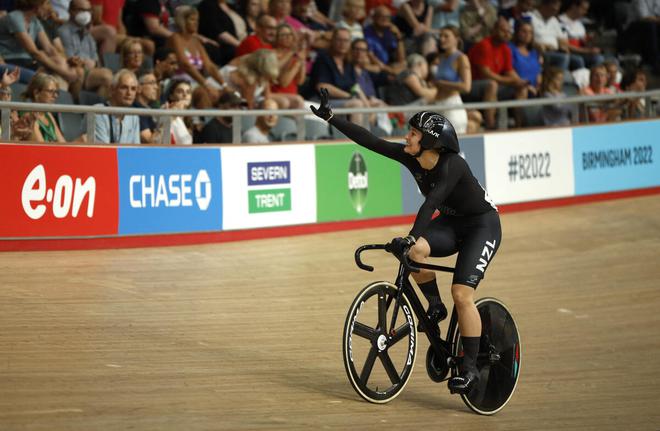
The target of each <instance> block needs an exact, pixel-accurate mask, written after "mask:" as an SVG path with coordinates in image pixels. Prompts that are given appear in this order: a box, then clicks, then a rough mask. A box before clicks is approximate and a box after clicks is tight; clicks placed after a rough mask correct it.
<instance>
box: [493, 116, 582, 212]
mask: <svg viewBox="0 0 660 431" xmlns="http://www.w3.org/2000/svg"><path fill="white" fill-rule="evenodd" d="M484 139H485V164H486V188H487V190H488V194H489V195H490V197H491V198H492V199H493V201H495V203H496V204H507V203H515V202H528V201H537V200H543V199H552V198H559V197H566V196H573V194H574V177H573V135H572V131H571V129H568V128H561V129H547V130H538V131H531V132H510V133H494V134H489V135H486V136H485V137H484Z"/></svg>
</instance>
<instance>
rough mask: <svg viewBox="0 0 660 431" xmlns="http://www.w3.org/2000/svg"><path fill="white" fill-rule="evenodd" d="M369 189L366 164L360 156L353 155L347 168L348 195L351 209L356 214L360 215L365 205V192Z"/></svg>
mask: <svg viewBox="0 0 660 431" xmlns="http://www.w3.org/2000/svg"><path fill="white" fill-rule="evenodd" d="M368 189H369V174H368V173H367V164H366V163H365V162H364V158H363V157H362V154H360V153H358V152H356V153H353V157H352V158H351V162H350V164H349V166H348V193H349V195H350V197H351V202H352V203H353V208H355V211H357V212H358V213H362V211H363V210H364V207H365V205H366V203H367V191H368Z"/></svg>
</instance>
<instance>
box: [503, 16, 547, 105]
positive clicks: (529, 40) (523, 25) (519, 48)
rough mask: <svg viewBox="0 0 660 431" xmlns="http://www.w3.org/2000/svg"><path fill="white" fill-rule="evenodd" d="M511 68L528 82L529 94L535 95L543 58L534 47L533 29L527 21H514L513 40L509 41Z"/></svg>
mask: <svg viewBox="0 0 660 431" xmlns="http://www.w3.org/2000/svg"><path fill="white" fill-rule="evenodd" d="M509 48H511V59H512V63H513V69H514V70H515V71H516V73H517V74H518V76H520V77H521V78H522V79H524V80H525V81H527V82H528V83H529V85H528V87H527V89H528V90H529V94H530V95H533V96H536V95H537V93H538V90H537V87H538V85H539V83H540V78H541V64H542V61H543V59H542V58H541V56H540V55H539V53H538V51H537V50H536V49H535V48H534V29H533V28H532V24H531V23H530V22H527V21H516V28H515V32H514V33H513V40H511V42H509Z"/></svg>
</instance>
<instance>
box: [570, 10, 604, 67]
mask: <svg viewBox="0 0 660 431" xmlns="http://www.w3.org/2000/svg"><path fill="white" fill-rule="evenodd" d="M589 5H590V3H589V0H571V1H570V2H569V3H568V8H567V9H566V12H565V13H563V14H561V15H559V22H560V23H561V26H562V28H563V30H564V32H565V33H566V36H567V37H568V47H569V49H570V51H571V63H574V64H575V67H571V69H573V68H576V69H581V68H583V67H587V68H590V67H591V66H594V65H596V64H601V63H602V62H603V61H604V60H605V58H604V57H603V55H602V54H601V51H600V48H598V47H597V46H592V45H591V44H590V43H589V37H588V35H587V29H586V28H585V27H584V24H583V23H582V19H583V18H584V17H585V16H586V15H587V12H589Z"/></svg>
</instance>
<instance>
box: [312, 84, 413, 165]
mask: <svg viewBox="0 0 660 431" xmlns="http://www.w3.org/2000/svg"><path fill="white" fill-rule="evenodd" d="M319 94H320V96H321V104H320V105H319V107H318V108H315V107H314V106H310V109H311V110H312V112H313V113H314V114H315V115H316V116H317V117H320V118H322V119H324V120H325V121H327V122H328V123H330V124H332V125H333V126H335V127H336V128H337V129H338V130H339V131H340V132H342V133H343V134H344V135H346V136H348V138H349V139H351V140H352V141H353V142H355V143H356V144H358V145H360V146H363V147H365V148H368V149H370V150H372V151H375V152H376V153H378V154H381V155H383V156H385V157H389V158H390V159H394V160H396V161H398V162H400V163H403V164H405V165H407V164H408V163H410V162H411V158H412V156H410V155H408V154H406V153H405V152H404V151H403V145H400V144H396V143H394V142H389V141H386V140H384V139H381V138H379V137H377V136H376V135H374V134H373V133H371V132H370V131H368V130H367V129H365V128H363V127H360V126H358V125H357V124H353V123H351V122H349V121H346V120H343V119H341V118H337V117H335V116H334V114H333V113H332V108H331V107H330V104H329V102H328V91H327V90H326V89H324V88H322V89H321V90H320V91H319Z"/></svg>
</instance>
